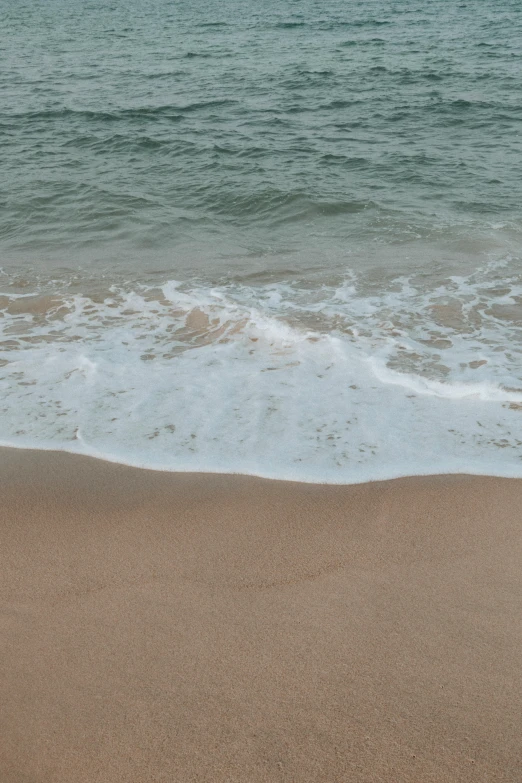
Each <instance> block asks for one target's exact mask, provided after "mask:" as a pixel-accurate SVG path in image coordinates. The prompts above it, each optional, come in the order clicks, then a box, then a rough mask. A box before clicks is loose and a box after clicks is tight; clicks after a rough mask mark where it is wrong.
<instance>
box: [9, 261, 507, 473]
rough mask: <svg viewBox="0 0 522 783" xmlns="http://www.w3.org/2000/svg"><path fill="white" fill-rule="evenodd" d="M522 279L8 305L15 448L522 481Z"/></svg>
mask: <svg viewBox="0 0 522 783" xmlns="http://www.w3.org/2000/svg"><path fill="white" fill-rule="evenodd" d="M521 303H522V280H520V279H519V278H518V277H517V276H516V275H512V276H511V277H510V276H509V275H506V272H505V270H504V269H502V268H497V267H495V266H491V267H487V268H485V269H483V270H480V271H479V272H476V273H475V274H474V275H472V276H470V277H467V278H465V277H460V278H457V277H451V278H447V279H446V280H443V281H438V282H437V283H436V284H433V285H432V286H431V287H429V286H426V284H425V281H417V280H415V279H414V278H403V277H401V278H397V279H395V280H393V281H392V282H391V283H390V284H389V285H388V286H387V288H386V290H384V291H382V290H379V291H377V290H375V286H374V287H373V288H372V286H371V285H369V284H368V283H367V282H365V281H362V280H358V279H357V278H356V277H355V276H354V275H353V274H350V275H347V278H346V280H345V282H344V283H342V284H337V285H335V286H334V285H332V286H331V287H328V286H326V285H323V286H320V287H316V288H312V287H311V286H310V285H308V286H302V287H299V286H298V285H296V284H291V283H290V282H288V281H282V282H280V283H271V284H268V285H258V286H245V285H239V284H235V285H232V284H230V285H227V286H221V287H209V286H199V287H198V286H194V285H192V286H188V285H186V284H181V283H179V282H175V281H169V282H165V283H163V284H161V285H159V286H157V287H150V286H134V287H133V288H129V289H125V288H116V287H111V288H110V289H109V290H107V291H106V292H105V294H103V295H101V296H96V297H90V296H88V295H86V294H74V295H73V294H70V295H69V294H65V295H64V294H63V293H59V292H57V291H51V292H49V291H46V292H45V293H42V292H39V293H38V292H33V293H31V294H30V295H27V296H24V297H22V298H21V297H20V296H19V295H13V294H11V293H10V292H9V289H8V288H5V289H4V293H1V294H0V311H1V314H2V318H0V332H1V334H0V347H1V349H2V355H1V359H0V395H1V402H0V439H1V440H2V442H3V443H6V444H9V445H14V446H22V447H26V446H27V447H37V448H56V449H63V450H67V451H72V452H79V453H86V454H92V455H95V456H100V457H103V458H106V459H112V460H116V461H120V462H125V463H129V464H134V465H139V466H144V467H150V468H158V469H164V470H196V471H220V472H239V473H254V474H258V475H263V476H270V477H273V478H286V479H295V480H303V481H318V482H322V481H324V482H333V483H335V482H340V483H344V482H355V481H363V480H368V479H379V478H387V477H392V476H398V475H405V474H421V473H436V472H470V473H492V474H499V475H517V476H518V475H522V378H521V370H520V368H521V367H522V364H521V361H520V359H521V349H522V333H521V318H520V310H521V309H522V308H521Z"/></svg>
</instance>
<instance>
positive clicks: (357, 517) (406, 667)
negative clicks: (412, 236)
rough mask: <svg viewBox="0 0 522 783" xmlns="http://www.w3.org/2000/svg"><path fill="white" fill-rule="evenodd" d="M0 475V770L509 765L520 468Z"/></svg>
mask: <svg viewBox="0 0 522 783" xmlns="http://www.w3.org/2000/svg"><path fill="white" fill-rule="evenodd" d="M0 492H1V495H0V500H1V506H0V628H1V633H0V660H1V662H2V664H1V666H0V781H1V782H2V783H62V782H63V783H102V782H103V783H115V782H116V781H121V783H146V782H147V781H161V782H163V781H164V782H165V783H191V782H192V781H204V782H205V783H225V782H226V783H236V782H237V783H260V782H261V781H284V782H285V783H286V782H288V783H290V781H291V782H292V783H309V782H311V781H314V782H315V781H317V782H318V781H321V782H323V781H324V782H325V783H334V782H335V783H337V782H338V781H339V782H340V781H342V782H343V783H344V782H345V781H346V783H359V782H361V783H362V782H364V783H370V781H371V782H372V783H373V782H374V781H379V782H381V781H382V783H403V782H404V783H405V782H406V781H408V782H410V781H411V783H427V782H428V781H433V783H445V782H446V781H454V782H455V783H457V781H458V782H459V783H461V782H463V781H488V783H490V781H501V782H504V781H506V782H507V781H509V783H520V781H521V780H522V481H516V480H508V479H494V478H473V477H466V476H460V477H459V476H443V477H432V478H411V479H399V480H395V481H389V482H376V483H372V484H365V485H358V486H348V487H335V486H315V485H305V484H292V483H288V482H274V481H266V480H262V479H255V478H245V477H237V476H217V475H216V476H209V475H192V474H179V475H177V474H165V473H163V474H162V473H154V472H149V471H140V470H136V469H132V468H127V467H122V466H118V465H111V464H108V463H104V462H97V461H95V460H92V459H88V458H83V457H75V456H71V455H64V454H54V453H36V452H26V451H16V450H0Z"/></svg>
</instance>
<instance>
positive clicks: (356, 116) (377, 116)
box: [0, 0, 522, 278]
mask: <svg viewBox="0 0 522 783" xmlns="http://www.w3.org/2000/svg"><path fill="white" fill-rule="evenodd" d="M0 29H1V31H2V32H1V36H2V47H1V50H0V111H1V119H0V144H1V146H2V154H1V159H0V182H1V213H0V259H1V263H2V264H3V265H4V267H5V266H8V267H9V268H10V269H11V268H13V266H15V267H18V265H19V264H20V263H23V264H28V265H30V264H36V265H38V266H40V265H43V266H44V268H45V267H47V268H49V267H54V266H62V265H65V266H67V267H68V268H70V269H73V270H74V269H75V268H76V267H77V266H79V265H82V266H83V265H84V264H85V263H88V265H90V268H91V270H92V268H93V264H96V268H97V269H100V270H101V269H103V270H104V271H105V272H106V271H110V269H111V268H112V269H114V268H115V267H116V266H117V267H118V268H119V269H123V270H125V271H128V269H127V268H130V269H134V270H135V271H138V272H139V271H144V270H155V269H164V270H171V271H172V272H173V273H175V274H182V275H183V276H187V277H189V276H190V275H192V274H203V275H205V276H209V277H211V278H212V277H213V276H219V275H222V274H228V273H230V271H231V270H232V271H233V272H237V273H239V274H240V275H241V274H243V273H244V272H245V271H248V270H250V271H254V272H258V271H263V270H264V268H265V267H267V268H270V269H271V270H277V268H278V267H279V266H281V267H282V268H283V267H288V264H289V263H290V266H291V267H292V268H295V269H299V268H300V267H303V268H304V267H306V268H310V267H316V266H317V267H318V268H324V267H325V266H329V267H336V268H342V267H343V266H344V265H345V264H346V261H347V258H349V256H350V255H353V254H354V253H356V255H357V259H358V263H360V264H363V263H364V260H365V255H366V257H367V258H371V256H372V254H375V253H377V254H378V256H379V260H381V259H382V260H383V263H384V265H386V252H385V251H382V246H386V245H391V246H392V251H391V256H393V258H394V260H395V256H396V255H397V254H396V253H395V252H394V251H393V248H394V247H395V246H396V245H397V243H399V244H402V243H410V242H413V243H415V242H417V243H418V244H420V245H422V244H423V243H426V244H427V245H428V246H432V247H433V248H434V249H435V252H436V250H437V247H438V246H440V245H445V246H446V248H447V243H448V241H449V242H452V241H453V242H454V247H453V248H451V247H449V248H448V249H447V250H446V255H447V254H448V251H451V250H452V249H453V250H457V251H458V250H462V249H464V250H465V251H466V250H467V249H468V248H467V245H469V244H470V243H471V244H472V245H473V248H471V250H472V253H473V251H474V250H476V248H477V246H480V243H481V242H484V244H485V245H486V246H487V247H488V248H489V247H490V246H491V245H493V246H497V245H498V244H500V245H503V244H504V243H508V244H509V243H510V242H511V241H512V240H513V241H515V242H518V241H519V239H520V231H521V225H522V224H521V219H520V218H521V215H520V204H521V201H522V167H521V162H522V155H521V153H522V146H521V136H520V128H521V120H522V81H521V79H522V46H521V41H522V6H521V5H520V3H519V2H518V0H500V2H495V3H491V2H485V0H471V2H454V1H453V0H450V1H448V0H435V1H434V2H428V1H427V0H420V1H418V2H412V0H397V1H395V2H391V1H390V2H382V0H380V1H377V0H370V2H367V1H365V2H357V0H343V1H342V2H341V1H339V0H332V1H331V2H327V3H325V2H310V0H304V1H303V2H287V3H274V2H270V0H268V2H265V3H263V4H259V3H253V2H248V0H244V1H241V2H238V1H237V0H226V2H223V1H221V2H217V0H216V2H202V0H195V2H164V1H163V0H155V1H154V2H143V1H142V0H140V1H139V2H138V0H136V1H135V2H133V1H132V0H121V1H120V2H110V3H106V2H92V1H91V2H81V3H80V2H75V1H74V0H72V2H71V1H68V2H65V1H64V0H48V1H47V2H45V3H42V2H38V1H37V0H25V1H24V0H22V1H20V0H17V2H12V1H9V0H1V2H0ZM499 224H502V230H500V229H499V228H498V226H499ZM376 245H378V246H379V247H378V248H377V249H376ZM420 254H421V251H420V252H419V255H420ZM259 257H261V258H262V257H265V259H266V260H265V262H263V260H261V261H259V260H257V259H258V258H259ZM249 258H250V259H252V262H251V263H250V262H249ZM415 263H419V264H420V263H422V258H418V259H416V261H415Z"/></svg>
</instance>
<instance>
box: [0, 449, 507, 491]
mask: <svg viewBox="0 0 522 783" xmlns="http://www.w3.org/2000/svg"><path fill="white" fill-rule="evenodd" d="M10 451H23V452H27V453H29V454H51V455H60V454H63V455H66V456H68V457H72V458H73V459H76V458H79V459H80V460H84V459H85V460H93V461H95V462H102V463H107V464H108V465H116V466H119V467H122V468H127V469H129V470H138V471H145V472H148V473H158V474H159V473H162V474H168V475H172V476H183V475H190V476H232V477H234V478H239V479H242V478H246V479H259V480H260V481H273V482H279V483H283V484H298V485H299V484H306V485H308V486H316V487H354V486H361V485H365V484H385V483H387V482H390V481H402V480H410V479H431V478H449V477H451V476H456V477H460V478H494V479H501V480H504V479H507V480H509V481H522V467H520V468H519V469H518V470H517V471H515V470H513V471H512V472H509V471H506V470H503V471H498V472H497V471H495V467H494V465H493V463H491V465H489V466H488V467H487V468H486V467H484V468H482V469H472V468H470V467H467V468H465V469H461V467H460V466H461V465H462V462H461V460H455V461H454V462H453V463H451V462H450V463H448V462H447V461H446V462H445V463H441V465H440V467H439V468H437V464H435V465H434V464H433V462H432V463H430V468H428V467H426V470H424V471H421V472H418V471H416V470H415V468H414V467H413V464H412V465H411V469H409V470H401V471H397V472H392V471H390V472H384V473H382V474H377V473H374V474H373V475H368V476H366V475H365V474H364V473H362V472H359V473H358V474H352V475H353V478H352V479H351V480H350V481H336V480H333V479H332V478H329V479H325V480H323V481H320V480H317V479H314V478H304V477H303V476H301V477H295V476H292V477H287V476H274V475H270V474H267V473H262V472H260V471H256V470H252V471H251V472H245V471H242V470H237V471H235V470H222V469H221V468H220V467H216V468H215V469H214V468H204V469H202V470H194V469H192V468H191V467H189V466H187V467H180V468H178V467H163V466H162V465H159V464H154V463H151V464H150V465H147V464H145V463H140V462H139V461H136V462H132V461H130V460H126V459H124V458H123V457H121V456H119V455H115V454H103V453H100V452H97V451H95V450H92V451H75V450H73V449H66V448H57V447H56V446H55V445H54V444H53V445H40V446H38V447H36V446H34V445H32V444H31V445H26V444H24V443H12V442H9V441H3V440H0V454H1V453H3V452H7V453H8V452H10ZM418 464H419V463H418V461H417V462H416V463H415V465H416V466H417V467H418ZM451 465H453V468H452V467H451Z"/></svg>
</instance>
